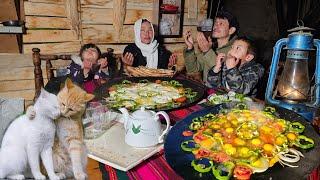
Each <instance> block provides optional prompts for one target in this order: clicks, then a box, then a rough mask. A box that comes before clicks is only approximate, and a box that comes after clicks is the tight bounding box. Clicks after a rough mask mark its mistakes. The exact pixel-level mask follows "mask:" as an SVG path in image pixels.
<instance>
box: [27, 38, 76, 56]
mask: <svg viewBox="0 0 320 180" xmlns="http://www.w3.org/2000/svg"><path fill="white" fill-rule="evenodd" d="M80 47H81V43H80V41H74V42H60V43H44V44H24V46H23V48H24V50H23V51H24V53H25V54H32V48H39V49H40V50H41V53H43V54H63V53H75V54H78V53H79V50H80Z"/></svg>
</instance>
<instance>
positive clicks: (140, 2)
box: [81, 0, 153, 10]
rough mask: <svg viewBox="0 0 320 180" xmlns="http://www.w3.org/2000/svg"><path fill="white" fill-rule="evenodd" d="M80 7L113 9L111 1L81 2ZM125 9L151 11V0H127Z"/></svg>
mask: <svg viewBox="0 0 320 180" xmlns="http://www.w3.org/2000/svg"><path fill="white" fill-rule="evenodd" d="M81 7H83V8H86V7H91V8H109V9H113V0H81ZM127 9H138V10H139V9H144V10H153V0H127Z"/></svg>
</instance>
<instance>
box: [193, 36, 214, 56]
mask: <svg viewBox="0 0 320 180" xmlns="http://www.w3.org/2000/svg"><path fill="white" fill-rule="evenodd" d="M197 41H198V46H199V49H200V50H201V51H202V52H208V51H209V50H210V49H211V48H212V39H211V38H210V37H209V38H208V40H207V38H206V37H205V36H204V34H203V33H202V32H198V34H197Z"/></svg>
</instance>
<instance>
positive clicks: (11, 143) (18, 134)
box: [0, 89, 64, 180]
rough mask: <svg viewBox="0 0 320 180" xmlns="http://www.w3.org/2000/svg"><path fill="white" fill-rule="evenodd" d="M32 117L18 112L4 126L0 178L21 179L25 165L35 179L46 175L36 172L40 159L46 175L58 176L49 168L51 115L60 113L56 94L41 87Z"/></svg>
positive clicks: (54, 117) (53, 116) (51, 137)
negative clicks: (16, 116)
mask: <svg viewBox="0 0 320 180" xmlns="http://www.w3.org/2000/svg"><path fill="white" fill-rule="evenodd" d="M34 109H35V112H36V115H35V118H34V119H33V120H29V118H28V117H27V116H26V115H22V116H20V117H18V118H17V119H16V120H14V121H13V122H12V123H11V124H10V126H9V127H8V129H7V131H6V133H5V135H4V137H3V141H2V144H1V149H0V178H6V177H7V178H9V179H24V178H25V177H24V175H23V173H24V172H25V170H26V169H27V167H28V166H27V165H28V164H29V167H30V169H31V173H32V175H33V177H34V178H35V179H46V177H45V176H44V175H43V174H42V173H41V172H40V159H39V156H41V159H42V162H43V164H44V166H45V169H46V171H47V172H48V176H49V178H50V179H54V180H59V179H60V178H63V176H64V175H62V174H61V175H60V177H59V176H57V175H56V174H55V172H54V170H53V161H52V147H53V142H54V135H55V130H56V127H55V124H54V122H53V120H54V119H56V118H58V117H59V116H60V109H59V104H58V99H57V96H56V95H54V94H50V93H48V92H47V91H45V90H44V89H41V93H40V95H39V98H38V99H37V101H36V103H35V104H34Z"/></svg>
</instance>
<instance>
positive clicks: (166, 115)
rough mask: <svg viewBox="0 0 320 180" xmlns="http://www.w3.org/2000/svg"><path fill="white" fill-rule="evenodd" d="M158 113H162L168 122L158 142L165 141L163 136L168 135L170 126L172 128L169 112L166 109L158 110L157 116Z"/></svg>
mask: <svg viewBox="0 0 320 180" xmlns="http://www.w3.org/2000/svg"><path fill="white" fill-rule="evenodd" d="M158 115H162V116H163V117H164V119H165V120H166V124H167V127H166V129H165V130H164V131H163V132H162V134H161V136H159V138H158V142H159V143H163V137H164V135H166V134H167V133H168V131H169V128H170V118H169V116H168V114H167V113H166V112H164V111H159V112H157V113H156V116H158Z"/></svg>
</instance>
